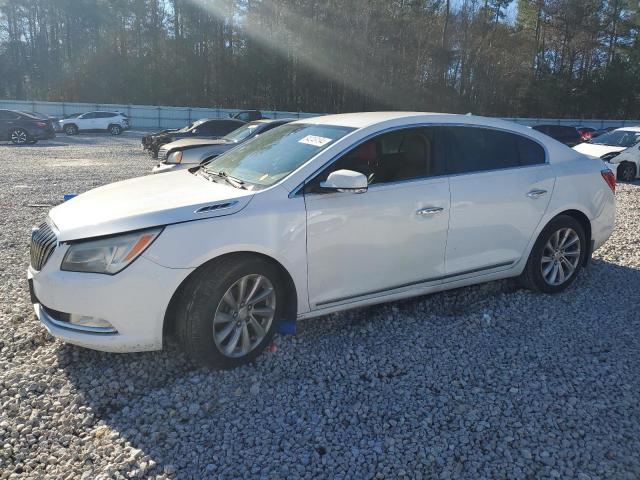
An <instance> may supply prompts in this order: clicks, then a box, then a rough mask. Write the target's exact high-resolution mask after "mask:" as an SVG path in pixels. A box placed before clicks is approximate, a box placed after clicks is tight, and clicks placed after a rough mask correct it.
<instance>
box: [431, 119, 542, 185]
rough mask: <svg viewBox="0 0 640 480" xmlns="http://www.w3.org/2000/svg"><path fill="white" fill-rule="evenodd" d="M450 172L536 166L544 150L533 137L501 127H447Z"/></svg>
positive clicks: (447, 155) (446, 139)
mask: <svg viewBox="0 0 640 480" xmlns="http://www.w3.org/2000/svg"><path fill="white" fill-rule="evenodd" d="M444 130H445V135H444V137H445V145H446V147H445V150H446V159H447V160H446V162H447V173H449V174H462V173H471V172H482V171H487V170H498V169H504V168H514V167H520V166H526V165H536V164H540V163H544V162H545V154H544V149H543V148H542V147H541V146H540V145H538V144H537V143H536V142H534V141H533V140H529V139H528V138H525V137H522V136H520V135H516V134H513V133H509V132H503V131H500V130H491V129H485V128H478V127H445V128H444Z"/></svg>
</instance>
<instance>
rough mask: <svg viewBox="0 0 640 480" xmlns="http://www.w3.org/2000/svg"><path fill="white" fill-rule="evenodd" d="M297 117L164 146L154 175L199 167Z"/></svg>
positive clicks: (247, 125) (265, 122)
mask: <svg viewBox="0 0 640 480" xmlns="http://www.w3.org/2000/svg"><path fill="white" fill-rule="evenodd" d="M293 120H294V119H293V118H279V119H277V120H271V119H262V120H255V121H253V122H249V123H247V124H245V125H243V126H241V127H240V128H238V129H237V130H234V131H233V132H231V133H229V134H227V135H225V136H224V137H222V138H218V139H205V138H183V139H181V140H176V141H175V142H171V143H167V144H166V145H162V147H160V150H159V151H158V159H159V160H160V161H159V163H158V164H157V165H156V166H155V167H153V169H152V172H153V173H164V172H174V171H176V170H182V169H185V168H191V167H195V166H197V165H200V164H202V163H204V162H206V161H208V160H211V159H212V158H215V157H217V156H218V155H221V154H223V153H224V152H226V151H227V150H230V149H232V148H233V147H235V146H236V145H239V144H241V143H243V142H246V141H247V140H250V139H252V138H254V137H257V136H258V135H260V134H262V133H264V132H267V131H269V130H271V129H273V128H276V127H279V126H280V125H284V124H285V123H289V122H292V121H293Z"/></svg>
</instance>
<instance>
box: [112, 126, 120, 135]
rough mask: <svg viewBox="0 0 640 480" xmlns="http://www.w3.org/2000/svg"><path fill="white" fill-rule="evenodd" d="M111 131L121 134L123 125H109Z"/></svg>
mask: <svg viewBox="0 0 640 480" xmlns="http://www.w3.org/2000/svg"><path fill="white" fill-rule="evenodd" d="M109 133H110V134H111V135H120V134H121V133H122V127H121V126H120V125H109Z"/></svg>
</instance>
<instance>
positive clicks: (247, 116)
mask: <svg viewBox="0 0 640 480" xmlns="http://www.w3.org/2000/svg"><path fill="white" fill-rule="evenodd" d="M229 116H230V117H231V118H235V119H237V120H242V121H243V122H252V121H254V120H261V119H263V118H265V117H264V116H263V115H262V112H261V111H259V110H244V111H242V112H238V113H236V114H235V115H234V114H229Z"/></svg>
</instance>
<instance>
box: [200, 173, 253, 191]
mask: <svg viewBox="0 0 640 480" xmlns="http://www.w3.org/2000/svg"><path fill="white" fill-rule="evenodd" d="M203 170H206V169H203ZM207 174H211V175H215V176H216V177H218V178H221V179H223V180H224V181H225V182H227V183H228V184H229V185H231V186H232V187H235V188H241V189H243V190H248V188H247V184H246V182H245V181H244V180H240V179H239V178H235V177H232V176H230V175H229V174H228V173H226V172H210V171H208V170H207Z"/></svg>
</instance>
